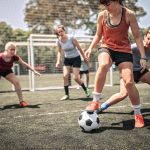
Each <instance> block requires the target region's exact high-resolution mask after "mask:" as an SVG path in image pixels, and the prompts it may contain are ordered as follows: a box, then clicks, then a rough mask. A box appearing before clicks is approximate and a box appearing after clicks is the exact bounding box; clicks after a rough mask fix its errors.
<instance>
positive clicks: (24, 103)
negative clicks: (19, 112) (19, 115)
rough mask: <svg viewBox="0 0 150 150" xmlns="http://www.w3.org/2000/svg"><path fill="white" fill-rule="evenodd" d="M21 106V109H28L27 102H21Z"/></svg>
mask: <svg viewBox="0 0 150 150" xmlns="http://www.w3.org/2000/svg"><path fill="white" fill-rule="evenodd" d="M20 106H21V107H26V106H28V104H27V102H25V101H21V102H20Z"/></svg>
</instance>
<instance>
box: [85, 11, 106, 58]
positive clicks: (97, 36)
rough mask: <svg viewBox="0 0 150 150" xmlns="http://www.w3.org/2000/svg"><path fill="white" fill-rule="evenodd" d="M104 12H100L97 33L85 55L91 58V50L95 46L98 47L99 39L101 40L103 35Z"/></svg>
mask: <svg viewBox="0 0 150 150" xmlns="http://www.w3.org/2000/svg"><path fill="white" fill-rule="evenodd" d="M103 13H104V11H103V12H100V13H99V15H98V19H97V30H96V34H95V36H94V38H93V40H92V43H91V44H90V46H89V48H88V50H87V51H86V52H85V56H86V57H87V58H88V59H89V57H90V55H91V52H92V49H93V48H94V47H96V45H97V44H98V43H99V41H100V40H101V37H102V32H103V29H102V20H103Z"/></svg>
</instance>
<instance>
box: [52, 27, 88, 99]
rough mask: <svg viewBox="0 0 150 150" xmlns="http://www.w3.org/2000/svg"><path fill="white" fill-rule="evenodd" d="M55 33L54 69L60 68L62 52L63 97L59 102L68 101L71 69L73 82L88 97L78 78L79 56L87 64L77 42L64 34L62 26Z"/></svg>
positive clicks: (85, 88) (86, 90)
mask: <svg viewBox="0 0 150 150" xmlns="http://www.w3.org/2000/svg"><path fill="white" fill-rule="evenodd" d="M55 33H56V35H57V36H58V40H57V47H58V55H57V62H56V67H60V64H61V58H62V52H64V64H63V79H64V90H65V95H64V96H63V97H62V98H61V100H67V99H69V74H70V70H71V68H72V73H73V75H74V80H75V81H76V82H77V83H78V84H79V85H80V86H81V87H82V88H83V90H84V92H85V94H86V96H87V97H89V96H90V93H89V91H88V89H87V87H86V86H85V85H84V83H83V81H82V80H81V79H80V77H79V71H80V67H81V57H80V55H81V56H82V57H83V59H84V61H85V62H87V60H86V58H85V56H84V53H83V51H82V48H81V46H80V44H79V42H78V41H77V40H76V39H75V38H74V37H73V36H71V35H68V34H66V33H65V28H64V26H63V25H60V26H58V27H57V28H56V30H55Z"/></svg>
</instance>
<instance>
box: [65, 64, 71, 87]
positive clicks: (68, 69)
mask: <svg viewBox="0 0 150 150" xmlns="http://www.w3.org/2000/svg"><path fill="white" fill-rule="evenodd" d="M70 68H71V67H70V66H64V67H63V79H64V86H68V85H69V80H68V78H69V74H70Z"/></svg>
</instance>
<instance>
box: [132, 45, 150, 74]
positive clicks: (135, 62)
mask: <svg viewBox="0 0 150 150" xmlns="http://www.w3.org/2000/svg"><path fill="white" fill-rule="evenodd" d="M131 48H132V52H133V71H139V70H140V69H141V65H140V58H141V56H140V52H139V50H138V47H137V46H136V44H135V43H134V44H132V45H131ZM145 55H146V58H147V59H148V60H150V52H147V51H146V52H145Z"/></svg>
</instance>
